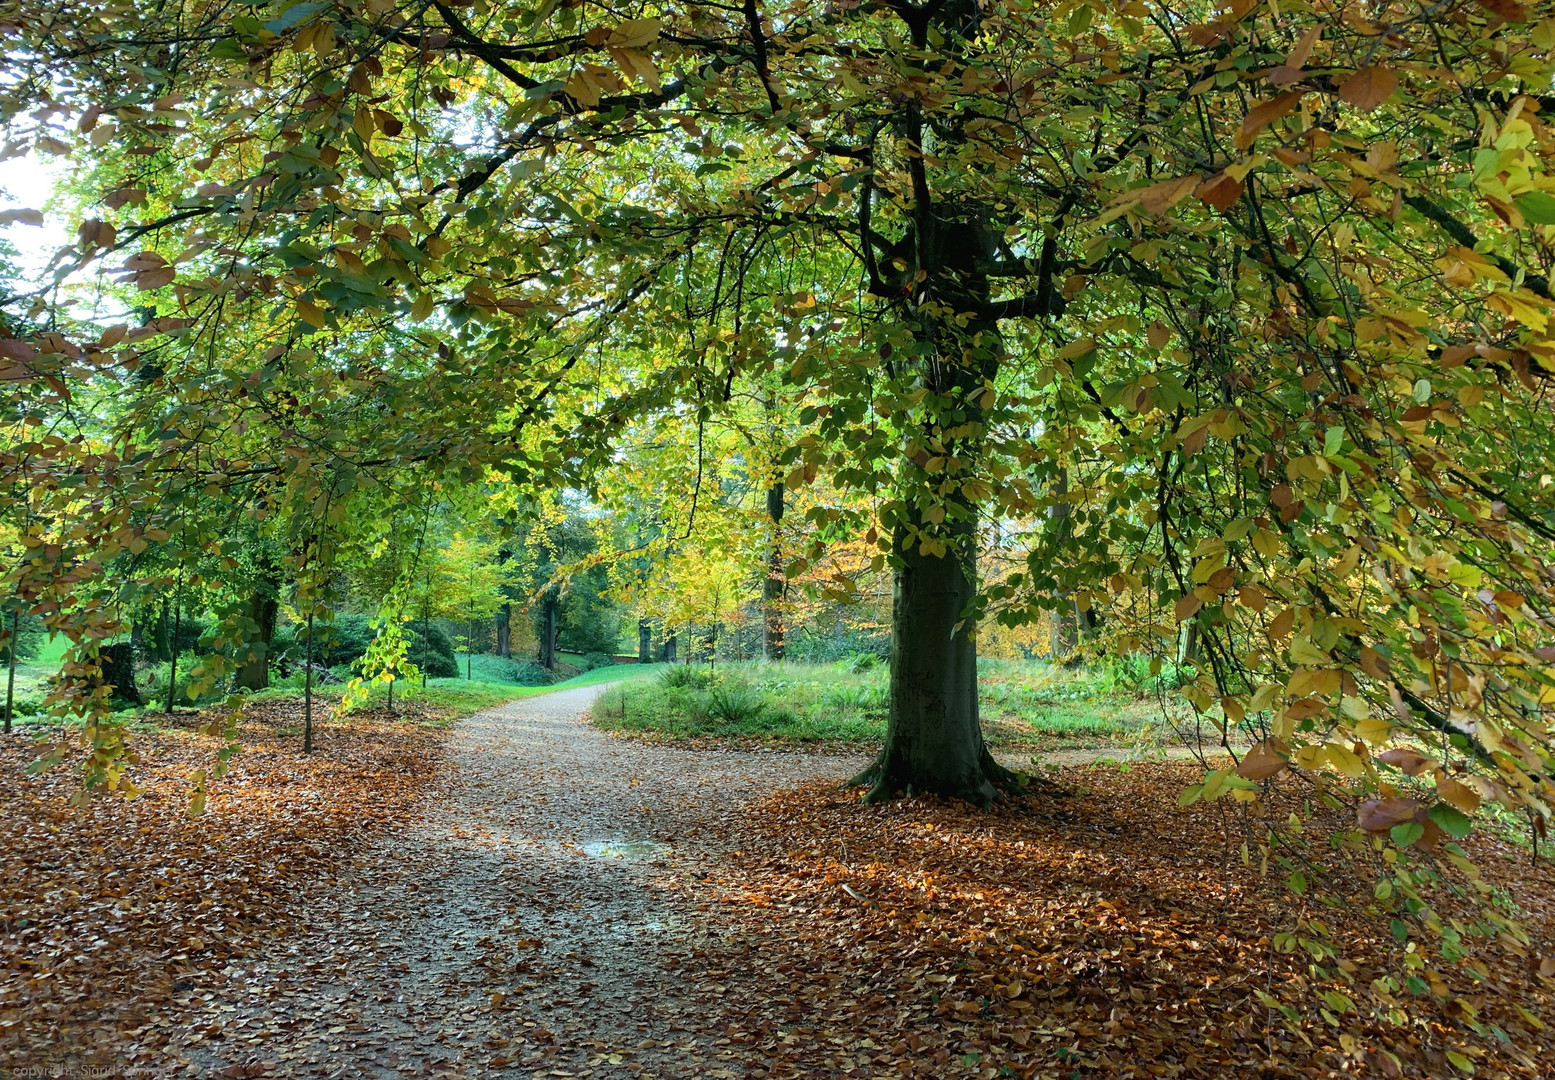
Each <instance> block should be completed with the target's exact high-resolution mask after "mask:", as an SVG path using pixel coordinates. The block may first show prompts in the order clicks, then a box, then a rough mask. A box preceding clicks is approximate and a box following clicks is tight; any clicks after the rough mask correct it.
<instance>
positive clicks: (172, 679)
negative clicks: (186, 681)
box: [167, 593, 184, 716]
mask: <svg viewBox="0 0 1555 1080" xmlns="http://www.w3.org/2000/svg"><path fill="white" fill-rule="evenodd" d="M182 601H183V597H182V596H180V595H179V594H177V593H174V594H173V638H172V640H171V641H170V642H168V656H169V658H170V660H169V663H168V667H167V712H168V715H169V716H171V715H172V713H173V706H174V704H175V703H176V702H177V698H176V697H175V695H176V694H177V692H178V636H179V634H181V633H182V632H183V624H182V620H183V614H184V606H183V603H182Z"/></svg>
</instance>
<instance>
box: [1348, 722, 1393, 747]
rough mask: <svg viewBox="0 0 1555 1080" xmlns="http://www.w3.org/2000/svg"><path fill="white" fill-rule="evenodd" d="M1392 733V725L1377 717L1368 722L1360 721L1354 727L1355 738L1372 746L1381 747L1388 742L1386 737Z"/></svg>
mask: <svg viewBox="0 0 1555 1080" xmlns="http://www.w3.org/2000/svg"><path fill="white" fill-rule="evenodd" d="M1392 733H1393V725H1392V724H1390V723H1388V722H1387V721H1386V720H1382V719H1379V718H1377V717H1373V718H1372V719H1370V720H1362V721H1361V722H1360V723H1359V724H1357V725H1355V734H1356V736H1357V737H1358V738H1360V739H1362V740H1364V741H1365V742H1368V743H1370V744H1371V745H1372V746H1381V745H1382V744H1383V743H1385V742H1387V741H1388V736H1389V735H1391V734H1392Z"/></svg>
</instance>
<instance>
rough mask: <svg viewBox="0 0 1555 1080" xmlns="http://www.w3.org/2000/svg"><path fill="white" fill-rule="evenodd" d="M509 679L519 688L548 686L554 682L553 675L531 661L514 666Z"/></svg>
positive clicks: (554, 677)
mask: <svg viewBox="0 0 1555 1080" xmlns="http://www.w3.org/2000/svg"><path fill="white" fill-rule="evenodd" d="M509 678H510V679H512V681H513V682H516V683H517V684H518V685H519V686H550V685H551V684H552V683H553V682H555V681H556V676H555V674H553V673H552V672H551V671H549V670H547V669H546V668H544V667H541V666H540V665H539V664H537V663H536V662H535V661H533V660H525V661H523V662H522V663H516V664H514V665H513V671H512V674H511V675H510V676H509Z"/></svg>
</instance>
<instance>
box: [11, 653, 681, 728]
mask: <svg viewBox="0 0 1555 1080" xmlns="http://www.w3.org/2000/svg"><path fill="white" fill-rule="evenodd" d="M63 652H64V649H63V647H62V648H60V649H58V650H56V651H55V653H54V654H53V655H52V658H51V660H50V661H45V660H44V659H43V657H41V656H40V657H39V658H38V659H35V660H33V661H30V662H25V663H24V662H18V664H17V669H16V672H17V674H16V681H17V702H18V710H17V716H16V722H17V723H18V724H19V725H28V724H42V723H48V724H55V723H58V720H57V719H55V718H53V717H46V716H40V715H36V714H35V712H34V709H35V708H36V706H32V707H31V708H29V709H27V710H25V711H24V710H23V709H22V708H21V706H22V705H23V704H24V699H23V696H22V690H23V684H22V672H23V668H27V669H29V671H28V677H29V683H28V686H27V698H26V699H25V703H26V704H28V705H32V702H35V701H36V702H41V700H42V697H43V694H44V692H45V689H46V682H47V679H48V678H49V677H50V676H52V675H53V674H54V673H55V672H56V671H58V669H59V656H60V655H63ZM45 655H47V654H45ZM492 662H495V663H492ZM462 664H463V657H462V656H461V670H463V666H462ZM510 664H511V662H510V661H506V660H502V659H501V658H499V657H494V656H492V657H483V656H479V655H478V656H476V658H475V664H474V670H475V673H476V674H477V675H481V674H485V675H486V677H485V678H476V679H465V678H462V677H461V678H454V679H428V680H427V684H426V687H425V689H423V688H422V686H421V682H420V680H415V681H409V680H401V681H399V682H396V683H395V684H394V703H395V707H396V708H399V707H401V706H403V707H405V708H406V709H409V710H412V711H416V712H421V713H424V714H425V713H430V714H435V716H436V717H437V720H438V721H439V722H443V723H451V722H452V721H454V720H458V719H461V718H463V717H466V716H469V715H471V714H473V713H477V712H480V711H481V710H482V709H489V708H493V707H495V706H497V705H503V704H506V703H507V702H510V701H518V700H521V699H523V698H529V697H535V696H537V695H539V694H549V693H552V692H555V691H558V690H572V689H576V688H578V687H583V686H599V685H601V684H604V683H610V682H617V681H626V680H641V679H645V678H648V677H650V676H652V675H654V674H656V673H657V672H658V671H659V670H660V669H661V668H662V667H663V665H661V664H616V665H611V666H608V667H601V668H595V669H594V670H593V671H589V672H585V673H584V674H582V675H579V676H577V677H575V678H571V679H566V680H563V681H561V682H557V683H551V684H550V685H546V686H524V685H521V684H518V683H515V682H511V681H506V680H503V679H501V678H500V677H499V678H493V677H491V676H492V675H493V674H494V673H500V672H501V671H505V670H506V669H505V668H503V667H501V665H510ZM343 691H344V685H343V684H342V683H338V682H337V683H331V684H328V685H324V686H316V687H315V688H314V700H315V702H317V703H318V706H319V708H320V710H321V711H322V712H323V713H324V714H327V713H328V711H329V710H330V709H332V708H333V707H334V705H335V703H336V702H338V701H339V700H340V695H341V694H342V692H343ZM302 696H303V676H302V674H301V673H300V672H299V673H296V674H293V675H291V676H289V677H287V678H285V679H277V680H275V681H274V682H273V683H272V684H271V686H270V687H269V688H267V689H265V690H261V691H258V692H257V693H254V694H250V695H249V696H248V699H247V700H249V701H252V702H255V703H260V702H268V703H283V702H295V701H301V700H302ZM151 700H152V701H153V704H152V705H150V706H147V707H146V708H142V709H125V710H122V711H120V712H118V713H116V714H115V717H116V719H117V720H118V721H120V722H122V723H126V724H128V725H129V726H130V727H131V728H132V729H134V730H155V729H156V728H158V727H159V726H161V719H162V718H163V717H164V716H165V715H166V714H165V713H163V711H162V709H161V707H160V705H159V704H157V703H158V702H161V701H162V700H163V699H162V697H161V693H160V692H153V693H152V694H151ZM388 700H389V687H388V685H387V684H386V683H374V684H373V685H372V686H371V687H370V688H369V691H368V697H367V700H366V701H364V702H363V703H362V704H360V705H358V706H356V708H355V709H353V710H352V711H353V712H358V711H360V712H367V711H374V710H379V709H383V708H385V707H387V705H388ZM0 701H3V699H0ZM217 703H218V702H217V701H215V700H212V701H201V702H200V703H198V705H196V704H195V703H191V702H188V701H187V699H183V698H181V699H180V706H181V709H182V710H189V709H193V708H197V707H204V708H208V707H210V706H211V705H213V704H217Z"/></svg>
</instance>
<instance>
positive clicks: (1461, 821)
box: [1427, 803, 1474, 840]
mask: <svg viewBox="0 0 1555 1080" xmlns="http://www.w3.org/2000/svg"><path fill="white" fill-rule="evenodd" d="M1427 816H1428V817H1430V819H1431V820H1432V821H1434V822H1436V824H1438V825H1440V826H1441V828H1442V832H1444V833H1446V834H1447V835H1448V836H1450V837H1452V838H1453V839H1454V840H1462V839H1463V838H1464V837H1465V836H1467V835H1469V830H1470V829H1472V828H1473V827H1474V823H1473V822H1472V821H1470V820H1469V819H1468V816H1467V815H1466V814H1462V813H1459V812H1458V811H1457V810H1454V809H1453V808H1452V807H1450V806H1448V805H1447V804H1446V803H1437V804H1436V805H1435V806H1433V807H1431V810H1430V813H1429V814H1428V815H1427Z"/></svg>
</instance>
